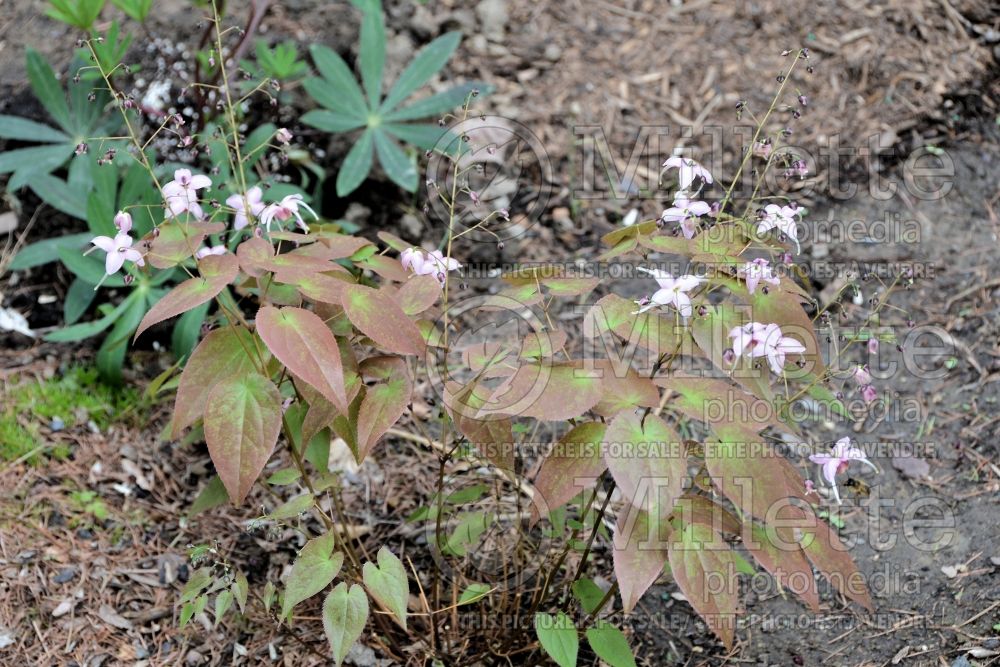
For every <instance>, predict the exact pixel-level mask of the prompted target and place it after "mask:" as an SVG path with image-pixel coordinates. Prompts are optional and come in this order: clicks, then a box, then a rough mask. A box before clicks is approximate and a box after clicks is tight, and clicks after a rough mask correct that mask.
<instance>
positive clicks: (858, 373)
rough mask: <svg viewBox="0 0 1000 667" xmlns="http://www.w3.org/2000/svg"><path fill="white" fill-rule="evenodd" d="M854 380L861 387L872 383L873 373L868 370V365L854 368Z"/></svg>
mask: <svg viewBox="0 0 1000 667" xmlns="http://www.w3.org/2000/svg"><path fill="white" fill-rule="evenodd" d="M854 381H855V382H857V383H858V386H859V387H865V386H867V385H870V384H871V383H872V374H871V373H869V372H868V367H867V366H858V367H857V368H855V369H854Z"/></svg>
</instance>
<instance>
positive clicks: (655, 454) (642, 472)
mask: <svg viewBox="0 0 1000 667" xmlns="http://www.w3.org/2000/svg"><path fill="white" fill-rule="evenodd" d="M604 442H605V443H608V444H609V445H614V444H616V443H617V444H621V443H627V444H628V445H629V447H608V450H607V451H606V452H605V455H604V458H605V461H606V462H607V464H608V470H610V471H611V476H612V477H614V480H615V482H617V484H618V488H619V489H620V490H621V493H622V495H623V496H624V498H625V500H626V501H627V502H629V503H630V504H631V505H632V506H633V507H635V508H638V509H643V510H646V511H647V512H648V513H649V515H650V516H651V517H665V516H667V515H668V514H669V513H670V511H671V510H672V509H673V508H674V504H675V503H676V502H677V499H678V498H679V497H680V496H681V493H683V491H684V480H685V479H686V478H687V451H686V448H685V446H684V444H683V442H682V440H681V438H680V437H679V436H678V435H677V433H676V432H674V430H673V429H672V428H670V426H668V425H667V423H666V422H664V421H663V420H662V419H660V418H659V417H657V416H656V415H646V416H645V419H641V418H640V416H639V415H638V414H636V412H635V411H634V410H626V411H623V412H621V413H619V414H618V416H617V417H615V418H614V420H613V421H612V422H611V424H610V425H609V426H608V428H607V431H606V432H605V434H604ZM650 482H653V483H652V484H651V483H650Z"/></svg>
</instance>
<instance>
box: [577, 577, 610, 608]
mask: <svg viewBox="0 0 1000 667" xmlns="http://www.w3.org/2000/svg"><path fill="white" fill-rule="evenodd" d="M604 594H605V593H604V591H603V590H601V587H600V586H598V585H597V584H595V583H594V581H593V579H587V578H586V577H585V578H583V579H577V580H576V581H574V582H573V596H574V597H575V598H576V599H577V600H579V601H580V604H581V605H582V606H583V610H584V611H585V612H587V613H588V614H593V613H594V610H595V609H597V605H599V604H601V600H603V599H604Z"/></svg>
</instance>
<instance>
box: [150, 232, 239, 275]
mask: <svg viewBox="0 0 1000 667" xmlns="http://www.w3.org/2000/svg"><path fill="white" fill-rule="evenodd" d="M225 229H226V226H225V225H224V224H222V223H221V222H181V221H178V220H167V221H166V222H164V223H163V224H161V225H159V226H158V227H157V228H156V236H154V237H153V238H152V240H151V241H150V245H149V252H147V253H146V260H147V261H148V262H149V263H150V264H152V265H153V266H155V267H156V268H158V269H169V268H172V267H174V266H177V265H178V264H180V263H181V262H183V261H184V260H186V259H189V258H191V257H194V254H195V253H196V252H198V248H200V247H201V244H202V241H204V240H205V239H206V238H207V237H208V235H209V234H218V233H219V232H221V231H225Z"/></svg>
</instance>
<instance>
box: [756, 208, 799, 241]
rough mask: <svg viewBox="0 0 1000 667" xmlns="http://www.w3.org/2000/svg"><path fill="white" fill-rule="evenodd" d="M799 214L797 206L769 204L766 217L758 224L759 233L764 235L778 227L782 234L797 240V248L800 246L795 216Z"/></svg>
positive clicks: (765, 209)
mask: <svg viewBox="0 0 1000 667" xmlns="http://www.w3.org/2000/svg"><path fill="white" fill-rule="evenodd" d="M798 214H799V209H798V207H797V206H778V205H777V204H768V205H767V206H765V207H764V217H762V218H761V220H760V223H759V224H758V225H757V233H758V234H760V235H764V234H766V233H767V232H769V231H771V230H772V229H775V228H777V229H778V231H780V232H781V233H782V234H784V235H785V236H787V237H788V238H790V239H791V240H793V241H795V247H796V249H800V248H799V237H798V231H797V230H796V228H795V218H796V216H797V215H798Z"/></svg>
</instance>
